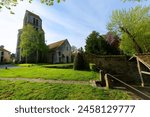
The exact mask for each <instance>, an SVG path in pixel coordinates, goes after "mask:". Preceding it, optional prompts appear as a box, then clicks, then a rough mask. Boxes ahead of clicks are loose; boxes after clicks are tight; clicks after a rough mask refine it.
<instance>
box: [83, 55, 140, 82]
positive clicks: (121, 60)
mask: <svg viewBox="0 0 150 117" xmlns="http://www.w3.org/2000/svg"><path fill="white" fill-rule="evenodd" d="M85 56H86V58H87V59H88V61H89V62H90V63H95V64H96V66H97V67H98V68H100V69H101V70H104V72H107V73H110V74H112V75H114V76H116V77H117V78H119V79H121V80H123V81H125V82H127V83H135V82H136V83H137V82H140V77H139V74H138V69H137V65H136V60H132V61H129V57H127V56H124V55H106V56H96V55H92V54H85Z"/></svg>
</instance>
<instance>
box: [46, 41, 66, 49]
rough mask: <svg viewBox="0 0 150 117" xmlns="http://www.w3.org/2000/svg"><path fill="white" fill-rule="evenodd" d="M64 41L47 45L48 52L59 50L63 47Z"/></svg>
mask: <svg viewBox="0 0 150 117" xmlns="http://www.w3.org/2000/svg"><path fill="white" fill-rule="evenodd" d="M65 41H67V39H65V40H61V41H57V42H54V43H51V44H49V45H48V47H49V49H50V50H55V49H57V48H59V47H60V46H61V45H63V44H64V42H65Z"/></svg>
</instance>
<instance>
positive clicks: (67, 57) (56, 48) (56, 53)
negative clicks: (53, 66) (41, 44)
mask: <svg viewBox="0 0 150 117" xmlns="http://www.w3.org/2000/svg"><path fill="white" fill-rule="evenodd" d="M48 48H49V53H48V58H47V61H48V63H70V62H71V46H70V44H69V42H68V40H67V39H65V40H61V41H58V42H55V43H52V44H49V45H48Z"/></svg>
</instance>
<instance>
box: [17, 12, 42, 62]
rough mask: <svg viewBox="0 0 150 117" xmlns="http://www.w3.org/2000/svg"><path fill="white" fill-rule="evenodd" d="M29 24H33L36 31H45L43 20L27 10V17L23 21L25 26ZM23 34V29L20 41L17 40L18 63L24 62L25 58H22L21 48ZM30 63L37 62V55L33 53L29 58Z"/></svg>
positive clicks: (20, 30)
mask: <svg viewBox="0 0 150 117" xmlns="http://www.w3.org/2000/svg"><path fill="white" fill-rule="evenodd" d="M27 24H31V25H32V26H33V27H34V28H35V29H36V30H39V29H41V30H43V29H42V20H41V18H40V17H39V16H38V15H36V14H34V13H32V12H30V11H28V10H26V13H25V16H24V20H23V26H25V25H27ZM21 33H22V29H19V30H18V39H17V47H16V62H24V58H22V57H21V49H20V47H19V45H20V41H21V40H20V36H21ZM44 43H45V42H44ZM29 58H30V59H29V62H35V58H36V57H35V53H33V54H32V55H31V56H30V57H29Z"/></svg>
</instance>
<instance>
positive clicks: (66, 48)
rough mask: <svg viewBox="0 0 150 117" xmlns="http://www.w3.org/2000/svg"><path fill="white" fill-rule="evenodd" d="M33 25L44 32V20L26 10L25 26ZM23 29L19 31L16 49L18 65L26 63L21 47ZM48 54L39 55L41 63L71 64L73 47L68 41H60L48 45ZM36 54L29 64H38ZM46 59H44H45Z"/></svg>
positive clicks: (31, 57) (32, 56)
mask: <svg viewBox="0 0 150 117" xmlns="http://www.w3.org/2000/svg"><path fill="white" fill-rule="evenodd" d="M27 24H31V25H32V26H33V27H34V28H35V29H36V30H37V31H38V30H39V29H40V30H43V29H42V19H41V18H40V17H39V16H38V15H36V14H34V13H32V12H30V11H28V10H26V13H25V16H24V20H23V26H25V25H27ZM22 31H23V30H22V29H19V30H18V39H17V47H16V62H18V63H24V62H25V58H23V57H22V56H21V49H20V47H19V45H20V42H21V39H20V37H21V34H22ZM44 43H45V40H44ZM48 49H49V50H48V52H47V53H46V54H45V53H44V55H43V53H39V62H42V63H44V62H48V63H69V62H71V46H70V44H69V42H68V40H67V39H66V40H62V41H58V42H55V43H52V44H49V45H48ZM35 54H36V53H35V52H33V53H32V54H31V55H30V56H29V59H28V62H29V63H35V62H36V55H35ZM43 58H44V59H43Z"/></svg>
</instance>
